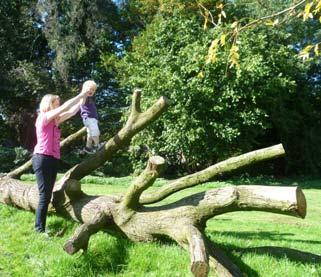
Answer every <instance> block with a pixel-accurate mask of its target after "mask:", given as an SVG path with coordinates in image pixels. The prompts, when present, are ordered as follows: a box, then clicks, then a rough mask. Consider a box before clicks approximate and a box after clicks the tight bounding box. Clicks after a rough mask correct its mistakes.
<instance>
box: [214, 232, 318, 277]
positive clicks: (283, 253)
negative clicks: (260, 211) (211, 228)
mask: <svg viewBox="0 0 321 277" xmlns="http://www.w3.org/2000/svg"><path fill="white" fill-rule="evenodd" d="M216 234H217V235H219V236H225V235H226V236H234V237H237V238H246V239H249V238H251V237H252V238H254V237H255V238H262V239H269V240H274V241H277V240H280V241H281V240H282V241H284V240H285V239H284V236H292V235H293V234H291V233H281V234H280V233H273V232H258V233H251V232H210V233H209V234H208V237H209V238H210V239H211V241H215V236H216ZM289 241H299V242H308V243H314V244H321V241H308V240H307V241H306V240H291V239H290V240H289ZM215 243H216V242H215ZM216 244H217V245H218V246H219V247H220V248H221V249H223V250H224V251H225V252H226V254H227V255H228V256H229V257H230V258H231V259H232V260H234V261H235V262H236V263H237V264H238V265H239V266H240V268H241V270H242V271H243V272H246V273H248V274H249V276H258V275H257V274H256V272H254V271H253V270H252V269H251V268H249V266H247V265H246V264H244V263H243V262H242V259H241V257H242V254H246V253H256V254H261V255H270V256H273V257H276V258H281V259H282V258H286V259H289V260H291V261H294V262H299V263H304V264H319V265H320V264H321V256H320V255H317V254H313V253H310V252H305V251H301V250H297V249H292V248H288V247H277V246H258V247H250V248H241V247H238V246H235V245H233V244H228V243H224V244H219V243H216Z"/></svg>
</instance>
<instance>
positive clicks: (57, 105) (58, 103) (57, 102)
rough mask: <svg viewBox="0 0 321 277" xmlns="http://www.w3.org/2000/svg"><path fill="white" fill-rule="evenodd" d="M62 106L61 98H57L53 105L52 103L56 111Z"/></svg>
mask: <svg viewBox="0 0 321 277" xmlns="http://www.w3.org/2000/svg"><path fill="white" fill-rule="evenodd" d="M59 106H60V98H59V97H57V98H56V99H55V100H54V101H53V103H52V107H53V108H54V109H55V108H58V107H59Z"/></svg>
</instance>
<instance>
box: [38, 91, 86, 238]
mask: <svg viewBox="0 0 321 277" xmlns="http://www.w3.org/2000/svg"><path fill="white" fill-rule="evenodd" d="M88 92H89V91H88V89H86V88H83V89H82V91H81V92H80V93H79V94H78V95H77V96H76V97H74V98H71V99H70V100H68V101H66V102H65V103H64V104H63V105H61V106H60V99H59V96H57V95H52V94H47V95H45V96H44V97H43V98H42V100H41V102H40V113H39V115H38V117H37V120H36V133H37V144H36V146H35V149H34V152H33V157H32V167H33V170H34V172H35V175H36V179H37V185H38V190H39V203H38V208H37V210H36V222H35V229H36V231H37V232H39V233H43V232H45V228H46V218H47V212H48V205H49V203H50V200H51V195H52V190H53V187H54V184H55V181H56V177H57V163H58V160H59V159H60V129H59V127H58V126H59V124H60V123H62V122H64V121H66V120H67V119H69V118H70V117H72V116H74V115H75V114H76V113H77V112H78V110H79V108H80V105H81V104H82V103H83V102H84V101H85V100H86V97H87V94H88Z"/></svg>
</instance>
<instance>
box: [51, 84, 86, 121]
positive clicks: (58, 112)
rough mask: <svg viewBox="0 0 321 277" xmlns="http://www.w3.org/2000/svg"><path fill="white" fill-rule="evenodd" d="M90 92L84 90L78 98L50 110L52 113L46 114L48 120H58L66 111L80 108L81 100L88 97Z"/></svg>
mask: <svg viewBox="0 0 321 277" xmlns="http://www.w3.org/2000/svg"><path fill="white" fill-rule="evenodd" d="M88 92H89V90H88V89H86V90H82V91H81V92H80V93H79V94H78V95H77V96H75V97H73V98H71V99H69V100H67V101H66V102H65V103H63V104H62V105H61V106H59V107H58V108H55V109H53V110H50V111H48V112H46V116H47V120H48V121H51V120H53V119H55V118H57V117H58V116H61V114H62V113H63V112H65V111H66V110H68V109H70V108H72V107H73V106H80V105H79V101H80V99H81V98H84V97H87V93H88Z"/></svg>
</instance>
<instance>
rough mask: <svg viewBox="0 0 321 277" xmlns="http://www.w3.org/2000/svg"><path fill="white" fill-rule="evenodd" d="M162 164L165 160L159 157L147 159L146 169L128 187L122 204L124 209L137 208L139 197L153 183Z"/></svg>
mask: <svg viewBox="0 0 321 277" xmlns="http://www.w3.org/2000/svg"><path fill="white" fill-rule="evenodd" d="M164 164H165V160H164V159H163V158H162V157H160V156H153V157H150V158H149V160H148V163H147V166H146V169H145V170H144V171H143V172H142V173H141V174H140V176H139V177H138V178H137V179H136V180H135V181H134V182H133V183H132V184H131V185H130V187H129V188H128V189H127V191H126V193H125V195H124V198H123V200H122V204H123V206H124V207H125V208H129V209H135V208H137V207H138V206H139V197H140V195H141V194H142V192H143V191H144V190H146V189H147V188H148V187H150V186H151V185H152V184H153V183H154V181H155V180H156V178H157V177H158V176H159V173H160V171H161V170H162V168H163V166H164Z"/></svg>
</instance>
